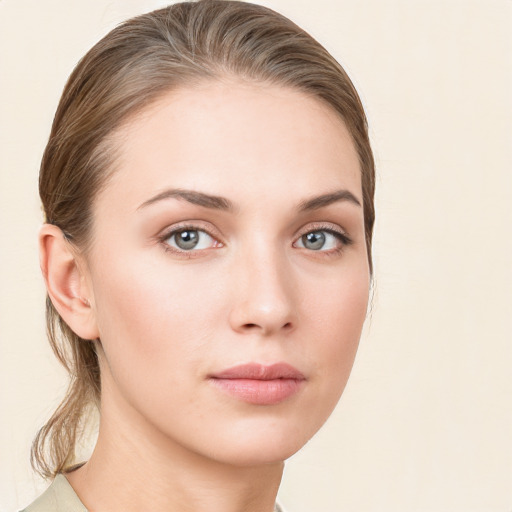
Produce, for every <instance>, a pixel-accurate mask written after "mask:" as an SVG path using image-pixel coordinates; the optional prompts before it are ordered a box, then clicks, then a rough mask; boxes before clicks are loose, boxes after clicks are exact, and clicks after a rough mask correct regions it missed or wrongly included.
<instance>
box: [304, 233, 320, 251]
mask: <svg viewBox="0 0 512 512" xmlns="http://www.w3.org/2000/svg"><path fill="white" fill-rule="evenodd" d="M302 243H303V244H304V247H306V248H307V249H313V250H315V251H317V250H318V249H321V248H322V247H323V246H324V244H325V235H324V233H322V232H321V231H314V232H313V233H308V234H307V235H304V236H303V237H302Z"/></svg>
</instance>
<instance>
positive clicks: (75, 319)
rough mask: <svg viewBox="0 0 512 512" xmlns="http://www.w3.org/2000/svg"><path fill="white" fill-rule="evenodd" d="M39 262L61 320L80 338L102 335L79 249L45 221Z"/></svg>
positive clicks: (41, 231)
mask: <svg viewBox="0 0 512 512" xmlns="http://www.w3.org/2000/svg"><path fill="white" fill-rule="evenodd" d="M39 263H40V265H41V271H42V273H43V277H44V280H45V283H46V290H47V291H48V295H49V297H50V299H51V301H52V303H53V305H54V307H55V309H56V310H57V311H58V313H59V315H60V316H61V317H62V319H63V320H64V321H65V322H66V323H67V324H68V325H69V327H70V328H71V330H72V331H73V332H74V333H75V334H77V335H78V336H80V337H81V338H83V339H86V340H94V339H97V338H99V332H98V327H97V324H96V318H95V314H94V311H93V308H92V306H91V304H93V302H94V301H93V300H92V299H93V297H92V289H91V286H89V285H88V284H87V282H88V281H87V276H86V275H85V272H84V270H82V269H81V267H80V265H79V263H80V262H79V260H78V255H77V254H76V251H75V250H74V249H73V247H72V246H71V244H70V242H68V241H67V240H66V238H65V237H64V234H63V233H62V231H61V230H60V229H59V228H58V227H57V226H53V225H52V224H44V225H43V227H42V228H41V230H40V232H39Z"/></svg>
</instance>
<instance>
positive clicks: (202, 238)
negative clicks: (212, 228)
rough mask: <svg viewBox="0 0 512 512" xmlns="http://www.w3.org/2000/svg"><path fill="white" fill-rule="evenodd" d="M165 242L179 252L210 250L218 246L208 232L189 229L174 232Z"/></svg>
mask: <svg viewBox="0 0 512 512" xmlns="http://www.w3.org/2000/svg"><path fill="white" fill-rule="evenodd" d="M165 242H166V243H167V244H168V245H169V246H170V247H172V248H174V249H177V250H179V251H191V250H193V249H196V250H200V249H208V248H209V247H215V246H216V245H217V244H218V242H217V241H216V240H215V239H214V238H213V237H211V236H210V235H209V234H208V233H207V232H206V231H203V230H201V229H189V228H185V229H180V230H178V231H173V232H172V233H170V235H169V236H167V237H166V239H165Z"/></svg>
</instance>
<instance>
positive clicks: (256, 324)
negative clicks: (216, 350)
mask: <svg viewBox="0 0 512 512" xmlns="http://www.w3.org/2000/svg"><path fill="white" fill-rule="evenodd" d="M236 259H237V268H236V271H235V273H234V276H233V277H234V279H235V281H236V282H235V283H233V285H234V289H235V290H236V296H235V297H234V303H233V308H232V313H231V324H232V327H233V328H234V329H235V330H237V331H244V332H247V331H259V332H260V333H262V334H271V333H274V332H277V331H279V330H281V329H284V330H291V329H292V328H293V327H295V324H296V321H297V311H296V304H295V298H294V289H293V278H292V273H291V268H290V265H289V261H288V258H287V256H286V254H285V252H284V250H283V248H280V247H278V245H277V244H275V243H272V242H270V241H268V240H267V241H265V240H262V239H260V240H252V243H249V244H247V245H246V246H245V247H244V248H243V249H241V254H239V255H238V256H237V258H236Z"/></svg>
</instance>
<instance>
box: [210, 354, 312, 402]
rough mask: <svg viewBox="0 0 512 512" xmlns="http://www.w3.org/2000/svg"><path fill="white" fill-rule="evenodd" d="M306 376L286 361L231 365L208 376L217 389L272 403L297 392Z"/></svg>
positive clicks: (243, 398)
mask: <svg viewBox="0 0 512 512" xmlns="http://www.w3.org/2000/svg"><path fill="white" fill-rule="evenodd" d="M305 380H306V378H305V377H304V375H303V374H302V373H301V372H300V371H299V370H297V369H296V368H294V367H293V366H291V365H289V364H287V363H276V364H272V365H270V366H265V365H262V364H258V363H249V364H242V365H238V366H233V367H232V368H228V369H226V370H223V371H221V372H219V373H215V374H213V375H210V376H209V381H210V382H211V383H212V384H213V385H214V386H215V387H216V388H217V389H219V390H220V391H222V392H224V393H227V394H228V395H231V396H233V397H235V398H237V399H239V400H242V401H244V402H246V403H249V404H253V405H275V404H279V403H281V402H283V401H285V400H287V399H288V398H290V397H292V396H293V395H295V394H296V393H298V392H299V391H300V389H301V387H302V386H303V384H304V382H305Z"/></svg>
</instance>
